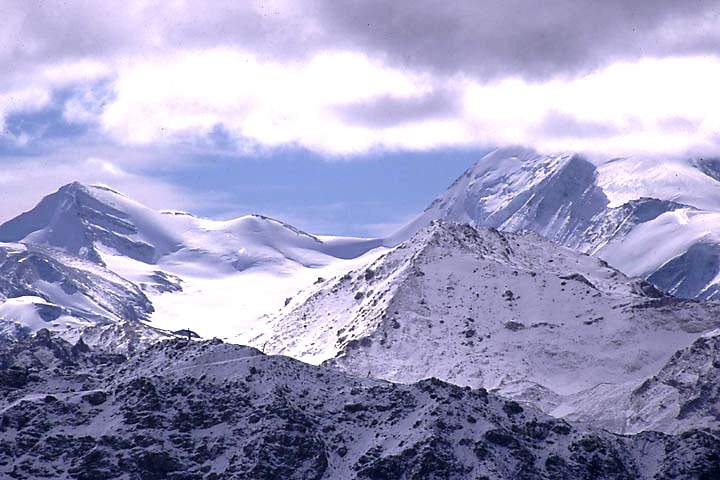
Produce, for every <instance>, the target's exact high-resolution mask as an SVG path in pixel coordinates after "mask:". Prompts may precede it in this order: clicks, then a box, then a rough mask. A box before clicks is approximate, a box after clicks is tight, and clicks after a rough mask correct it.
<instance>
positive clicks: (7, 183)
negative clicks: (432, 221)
mask: <svg viewBox="0 0 720 480" xmlns="http://www.w3.org/2000/svg"><path fill="white" fill-rule="evenodd" d="M0 73H2V75H0V127H1V128H0V167H1V168H0V219H4V218H9V217H11V216H13V215H15V214H17V213H19V212H20V211H23V210H27V209H28V208H31V207H32V206H33V205H34V204H35V203H36V202H37V200H38V199H39V198H41V197H42V196H43V195H45V194H47V193H49V192H51V191H54V190H55V189H57V188H58V187H59V186H60V185H62V184H64V183H67V182H69V181H73V180H78V181H82V182H88V183H103V184H107V185H110V186H113V187H114V188H116V189H118V190H120V191H123V192H125V193H127V194H128V195H130V196H132V197H133V198H136V199H138V200H140V201H142V202H144V203H146V204H148V205H150V206H152V207H155V208H173V209H180V210H188V211H192V212H194V213H196V214H200V215H206V216H211V217H213V218H229V217H231V216H236V215H241V214H245V213H251V212H255V213H263V214H267V215H271V216H275V217H278V218H280V219H282V220H285V221H288V222H290V223H293V224H295V225H297V226H298V227H300V228H303V229H306V230H308V231H311V232H315V233H325V234H347V235H382V234H385V233H388V232H391V231H392V230H393V229H394V228H397V227H398V226H399V225H401V224H403V223H404V222H406V221H408V219H410V218H412V216H413V215H414V214H417V213H419V212H420V211H421V210H422V209H423V208H424V207H425V206H426V205H427V204H428V203H429V202H430V201H431V200H432V198H433V197H434V196H435V195H437V194H439V193H440V192H442V191H443V190H444V189H445V188H446V186H447V185H448V184H449V183H451V182H452V180H453V179H454V178H455V177H457V176H458V175H459V174H461V173H462V172H463V171H464V170H465V169H466V168H468V167H469V166H470V165H472V163H473V161H474V160H476V159H478V158H479V157H481V156H482V155H483V154H484V153H486V152H488V151H490V150H491V149H493V148H496V147H500V146H507V145H525V146H529V147H533V148H535V149H537V150H538V151H540V152H543V153H556V152H567V151H577V152H581V153H583V154H586V155H588V156H589V157H590V158H597V159H602V158H608V157H618V156H648V157H652V158H654V159H656V160H657V161H663V159H668V158H671V157H673V158H674V157H682V156H695V155H717V150H718V147H719V146H720V95H718V94H717V89H718V87H717V86H718V85H720V0H719V1H703V0H682V1H674V0H673V1H670V0H632V1H630V0H627V1H620V0H606V1H603V2H597V1H589V0H548V1H544V2H536V1H530V0H486V1H479V2H476V1H469V0H465V1H456V0H442V1H441V0H413V1H410V0H406V1H402V0H398V1H392V2H390V1H378V0H365V1H353V0H346V1H336V0H316V1H315V0H307V1H304V0H270V1H253V0H247V1H243V2H236V1H220V0H217V1H212V0H210V1H207V2H202V6H199V4H198V2H192V1H189V0H188V1H184V0H166V1H162V2H151V1H145V0H125V1H124V2H122V3H119V2H110V1H100V0H82V1H81V0H75V1H73V0H66V1H54V0H44V1H39V0H0Z"/></svg>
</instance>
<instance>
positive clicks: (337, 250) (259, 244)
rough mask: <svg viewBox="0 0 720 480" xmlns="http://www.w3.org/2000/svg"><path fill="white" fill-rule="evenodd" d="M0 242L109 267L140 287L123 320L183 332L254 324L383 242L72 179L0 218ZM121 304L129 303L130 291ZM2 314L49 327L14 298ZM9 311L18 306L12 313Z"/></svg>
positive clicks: (223, 331) (95, 270) (85, 266)
mask: <svg viewBox="0 0 720 480" xmlns="http://www.w3.org/2000/svg"><path fill="white" fill-rule="evenodd" d="M0 241H5V242H17V243H14V244H13V245H18V246H17V247H16V248H20V249H23V248H28V249H31V250H38V251H43V252H46V254H47V255H48V256H49V257H54V258H60V259H64V260H67V259H72V262H71V263H72V266H73V267H74V268H77V269H79V270H78V271H80V270H82V271H86V272H89V273H88V275H90V274H93V275H99V274H102V276H105V277H107V276H108V275H110V273H109V272H113V273H114V274H115V278H116V279H122V280H123V281H124V282H125V285H129V286H131V287H130V288H131V289H132V288H134V289H136V290H137V287H136V286H135V285H138V286H140V287H141V288H142V290H143V291H142V292H141V291H137V292H134V291H133V293H137V294H138V295H140V296H142V298H143V299H144V302H145V303H146V304H147V305H146V308H145V311H144V312H143V313H142V315H125V316H124V317H123V316H120V317H121V318H124V319H133V320H134V319H138V318H140V319H144V320H151V321H152V325H153V326H154V327H158V328H164V329H167V330H178V329H191V330H193V331H195V332H197V333H199V334H200V335H203V336H208V337H212V336H226V335H230V334H234V333H236V332H238V331H240V330H244V329H249V328H253V321H254V320H255V319H256V318H257V317H259V316H260V315H262V314H264V313H266V312H268V311H272V310H273V309H275V308H279V307H281V306H282V305H283V303H284V301H285V299H286V298H287V297H289V296H292V295H293V294H294V293H295V292H296V291H297V290H299V289H300V288H301V287H304V286H307V285H310V284H312V282H313V281H316V280H317V278H318V277H320V276H331V275H334V274H336V273H337V272H338V271H341V270H347V269H349V268H351V267H353V266H354V265H357V264H359V263H363V262H367V261H370V260H371V259H372V258H373V255H375V254H376V253H375V252H372V250H373V249H375V250H378V247H380V246H381V243H382V241H381V240H376V239H360V238H342V237H318V236H314V235H310V234H307V233H305V232H302V231H300V230H298V229H296V228H294V227H292V226H290V225H287V224H284V223H282V222H279V221H277V220H273V219H271V218H268V217H264V216H261V215H248V216H244V217H240V218H237V219H233V220H229V221H212V220H207V219H202V218H197V217H194V216H192V215H190V214H187V213H184V212H175V211H168V212H158V211H155V210H152V209H150V208H148V207H145V206H144V205H142V204H140V203H138V202H135V201H133V200H132V199H130V198H128V197H126V196H124V195H122V194H120V193H118V192H116V191H114V190H112V189H110V188H107V187H102V186H86V185H82V184H79V183H73V184H69V185H66V186H64V187H62V188H61V189H60V190H58V191H57V192H56V193H53V194H51V195H48V196H47V197H45V198H44V199H43V200H42V201H41V202H40V203H39V204H38V205H37V206H36V207H35V208H34V209H33V210H31V211H29V212H26V213H24V214H22V215H20V216H18V217H16V218H14V219H12V220H10V221H8V222H6V223H5V224H3V225H0ZM366 252H370V253H368V256H363V255H364V254H365V253H366ZM48 261H50V260H48ZM67 261H70V260H67ZM68 276H69V275H68ZM131 282H132V283H131ZM87 283H92V282H87ZM33 285H35V287H36V289H35V290H38V289H39V290H41V293H37V292H35V290H33V292H35V293H36V294H37V296H39V297H42V298H45V297H47V296H48V294H47V292H46V290H47V289H43V288H42V286H38V285H37V282H35V283H34V284H33ZM99 287H101V288H99V290H100V291H102V290H103V288H102V286H99ZM56 290H57V289H56ZM146 296H147V298H145V297H146ZM101 297H102V295H101V294H98V295H95V296H94V298H96V299H97V298H101ZM124 301H125V303H127V304H132V303H133V300H132V297H131V296H127V297H126V298H125V299H124ZM17 302H18V301H15V303H17ZM135 303H136V302H135ZM151 303H152V305H151ZM63 305H65V304H63ZM153 310H154V313H152V312H153ZM3 311H5V312H6V313H8V315H7V316H4V318H5V319H6V320H8V321H10V322H11V323H12V325H15V326H18V325H19V326H20V327H19V328H24V327H29V328H30V329H36V328H38V327H41V326H48V327H51V328H52V327H53V325H52V324H49V325H48V324H44V322H42V321H40V322H39V321H36V319H33V320H32V321H30V320H28V316H27V315H26V314H25V311H24V310H22V309H21V308H19V307H15V306H14V305H13V303H12V302H11V303H10V304H7V305H5V306H4V307H3V306H0V314H2V312H3ZM14 311H17V312H18V313H17V314H15V315H12V313H13V312H14ZM93 311H94V310H93ZM131 313H132V312H131ZM151 313H152V315H151ZM136 327H137V326H136ZM136 327H133V328H136Z"/></svg>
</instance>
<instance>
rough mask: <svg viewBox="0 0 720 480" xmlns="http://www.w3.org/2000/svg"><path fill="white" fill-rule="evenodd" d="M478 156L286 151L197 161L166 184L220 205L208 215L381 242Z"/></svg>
mask: <svg viewBox="0 0 720 480" xmlns="http://www.w3.org/2000/svg"><path fill="white" fill-rule="evenodd" d="M482 154H483V152H482V151H480V150H470V149H468V150H455V149H450V150H443V151H432V152H399V153H398V152H396V153H382V154H366V155H362V156H355V157H353V158H350V159H333V160H328V159H327V158H324V157H322V156H319V155H317V154H313V153H312V152H308V151H302V150H297V149H283V150H282V151H278V152H276V153H273V154H271V155H263V156H261V157H258V156H252V155H247V156H220V157H213V156H198V157H197V158H196V161H195V162H192V163H191V164H188V166H187V167H185V168H180V169H177V170H174V171H171V172H167V173H165V174H164V176H163V177H164V178H165V179H167V180H170V181H172V182H175V183H178V184H180V185H184V186H186V187H188V188H189V189H191V190H199V191H204V192H211V193H215V194H217V195H218V196H219V197H222V198H223V199H224V201H223V202H218V205H214V206H208V207H206V208H204V209H203V210H202V211H201V213H203V214H205V215H209V216H214V217H225V218H227V217H230V216H236V215H239V214H243V213H249V212H255V213H264V214H268V215H271V216H276V217H278V218H281V219H284V220H286V221H288V222H290V223H293V224H295V225H296V226H298V227H300V228H303V229H307V230H309V231H313V232H317V233H326V234H342V235H379V234H384V233H389V232H391V231H392V230H393V229H394V228H397V227H398V226H399V225H401V224H403V223H405V222H407V221H408V220H409V219H410V218H411V217H412V216H413V215H416V214H417V213H419V212H421V211H422V210H423V209H424V208H425V207H426V206H427V205H428V204H429V203H430V201H431V200H432V199H433V198H434V197H435V196H436V195H437V194H439V193H441V192H442V191H444V189H445V188H446V187H447V186H449V184H450V183H451V182H452V181H453V180H454V179H455V178H456V177H458V176H459V175H460V174H462V173H463V172H464V171H465V170H466V169H467V168H468V167H469V166H471V165H472V164H473V163H474V162H475V161H476V160H477V159H478V158H480V157H481V156H482Z"/></svg>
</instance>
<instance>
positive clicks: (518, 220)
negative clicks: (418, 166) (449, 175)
mask: <svg viewBox="0 0 720 480" xmlns="http://www.w3.org/2000/svg"><path fill="white" fill-rule="evenodd" d="M719 165H720V162H718V161H716V160H710V159H698V160H694V161H686V162H681V161H675V162H656V161H651V160H645V159H636V158H632V159H616V160H613V161H610V162H607V163H604V164H602V165H600V166H599V167H596V166H595V165H594V164H592V163H590V162H589V161H588V160H586V159H584V158H583V157H582V156H580V155H577V154H566V155H555V156H543V155H540V154H538V153H537V152H535V151H533V150H529V149H523V148H511V149H499V150H496V151H494V152H492V153H490V154H488V155H487V156H485V157H483V158H482V159H481V160H479V161H478V162H477V164H476V165H474V166H473V167H472V168H470V169H469V170H468V171H467V172H465V173H464V174H463V175H462V176H461V177H460V178H458V179H457V180H456V182H455V183H454V184H453V185H452V186H451V187H450V188H449V189H448V190H447V191H446V192H445V193H443V194H442V195H440V196H439V197H438V198H436V199H435V200H434V201H433V202H432V204H431V205H430V206H429V207H428V208H427V209H426V211H425V212H423V213H422V214H421V215H420V216H419V217H418V218H417V219H415V220H414V221H413V222H411V223H410V224H409V225H407V226H406V227H405V228H403V229H401V230H400V231H399V232H397V233H396V234H395V235H393V236H392V237H391V238H390V239H389V241H390V243H393V242H394V243H398V242H400V241H402V240H405V239H407V238H409V237H410V236H411V235H412V233H414V232H415V231H417V230H418V229H419V228H422V227H423V226H425V225H427V224H428V223H429V222H430V221H431V220H434V219H436V220H437V219H440V220H446V221H452V222H458V223H469V224H471V225H475V226H483V227H493V228H498V229H500V230H505V231H521V230H524V229H528V230H533V231H535V232H537V233H539V234H541V235H543V236H544V237H546V238H549V239H551V240H553V241H556V242H558V243H561V244H563V245H565V246H568V247H571V248H573V249H577V250H580V251H583V252H587V253H593V254H597V255H598V256H600V257H601V258H603V259H605V260H607V261H608V262H609V263H611V264H612V265H613V266H615V267H617V268H619V269H620V270H622V271H623V272H625V273H627V274H629V275H639V276H643V277H646V278H649V279H650V280H651V281H652V282H653V283H654V284H655V285H657V286H658V287H660V288H662V289H664V290H666V291H668V292H670V293H673V294H676V295H678V296H682V297H686V298H714V297H715V296H716V295H718V291H719V287H718V285H720V233H718V232H720V181H719V180H720V167H719ZM698 266H700V267H701V271H700V272H698V271H697V267H698Z"/></svg>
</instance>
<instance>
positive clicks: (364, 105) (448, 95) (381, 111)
mask: <svg viewBox="0 0 720 480" xmlns="http://www.w3.org/2000/svg"><path fill="white" fill-rule="evenodd" d="M458 100H459V99H458V92H453V91H448V90H440V89H438V90H434V91H431V92H429V93H427V94H425V95H420V96H413V97H397V96H392V95H383V96H379V97H375V98H373V99H371V100H368V101H364V102H359V101H356V102H353V103H350V104H347V105H341V106H339V107H337V109H336V112H337V114H338V115H339V116H340V118H341V119H342V120H343V121H345V122H347V123H348V124H349V125H362V126H368V127H374V128H377V127H389V126H394V125H399V124H403V123H412V122H418V121H423V120H428V119H437V118H450V117H452V116H454V115H457V114H458V113H459V109H460V108H461V105H459V101H458Z"/></svg>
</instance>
